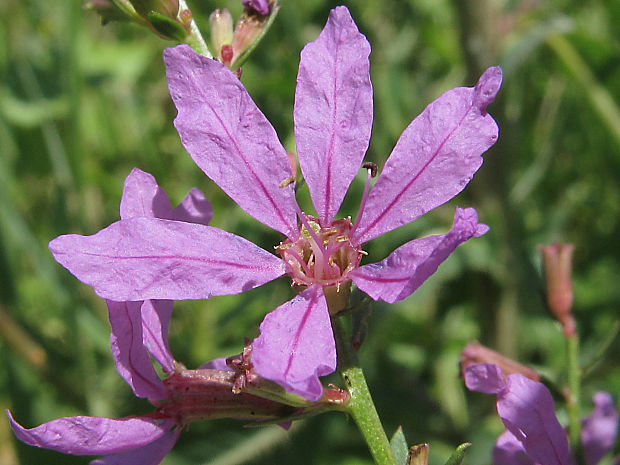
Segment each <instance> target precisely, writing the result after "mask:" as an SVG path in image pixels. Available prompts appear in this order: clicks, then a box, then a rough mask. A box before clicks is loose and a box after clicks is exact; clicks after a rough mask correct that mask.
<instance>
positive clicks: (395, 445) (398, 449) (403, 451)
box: [390, 426, 409, 465]
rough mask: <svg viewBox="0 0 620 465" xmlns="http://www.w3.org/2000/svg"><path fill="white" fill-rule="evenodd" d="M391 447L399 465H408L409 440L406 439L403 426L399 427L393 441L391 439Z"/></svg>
mask: <svg viewBox="0 0 620 465" xmlns="http://www.w3.org/2000/svg"><path fill="white" fill-rule="evenodd" d="M390 447H391V448H392V452H393V453H394V457H396V461H397V462H398V463H399V464H402V465H406V464H407V456H408V455H409V448H408V447H407V440H406V439H405V434H404V433H403V428H402V426H399V427H398V429H397V430H396V431H395V432H394V435H393V436H392V439H390Z"/></svg>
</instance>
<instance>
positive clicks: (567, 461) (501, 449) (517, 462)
mask: <svg viewBox="0 0 620 465" xmlns="http://www.w3.org/2000/svg"><path fill="white" fill-rule="evenodd" d="M464 375H465V384H466V385H467V387H468V389H470V390H472V391H479V392H484V393H486V394H497V413H498V414H499V416H500V418H501V419H502V422H503V423H504V426H505V427H506V431H505V432H504V434H502V435H501V436H500V437H499V439H498V440H497V443H496V445H495V449H494V451H493V461H494V463H495V464H496V465H572V463H573V458H572V455H571V453H570V451H569V447H568V438H567V436H566V432H565V431H564V428H562V426H561V425H560V423H559V422H558V420H557V417H556V416H555V410H554V403H553V398H552V396H551V393H550V392H549V389H547V387H546V386H545V385H544V384H542V383H540V382H538V381H533V380H531V379H529V378H526V377H525V376H523V375H521V374H518V373H517V374H512V375H508V376H507V377H506V380H505V381H504V379H503V378H502V372H501V370H500V369H499V368H498V367H497V365H492V364H489V363H479V364H474V365H470V366H468V367H467V368H466V369H465V373H464ZM594 405H595V407H594V410H593V411H592V413H591V414H590V416H588V417H587V418H585V419H584V420H583V425H582V432H581V441H582V445H583V450H584V455H585V459H586V464H587V465H596V464H597V463H598V462H599V461H600V460H601V458H603V456H605V455H606V454H607V453H608V452H609V451H610V450H611V448H612V447H613V444H614V442H615V439H616V435H617V432H618V413H617V411H616V410H615V409H614V407H613V402H612V399H611V396H610V395H609V394H607V393H605V392H599V393H597V394H596V395H595V396H594Z"/></svg>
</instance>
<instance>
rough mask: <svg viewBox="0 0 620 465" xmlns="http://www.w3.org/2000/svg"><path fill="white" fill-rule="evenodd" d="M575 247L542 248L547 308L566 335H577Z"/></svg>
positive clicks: (554, 246) (555, 246)
mask: <svg viewBox="0 0 620 465" xmlns="http://www.w3.org/2000/svg"><path fill="white" fill-rule="evenodd" d="M574 249H575V247H574V246H573V245H571V244H552V245H544V246H541V247H540V251H541V253H542V256H543V268H544V272H545V284H546V291H547V306H548V307H549V310H551V313H553V316H555V317H556V318H557V320H558V321H559V322H560V323H561V324H562V326H563V327H564V334H565V335H566V336H572V335H574V334H575V319H574V318H573V315H572V313H571V309H572V307H573V285H572V278H571V274H572V258H573V250H574Z"/></svg>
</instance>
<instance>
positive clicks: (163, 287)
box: [49, 218, 285, 302]
mask: <svg viewBox="0 0 620 465" xmlns="http://www.w3.org/2000/svg"><path fill="white" fill-rule="evenodd" d="M49 247H50V250H51V251H52V254H53V255H54V258H55V259H56V260H57V261H58V262H59V263H60V264H61V265H63V266H64V267H66V268H67V269H68V270H69V271H70V272H71V273H73V274H74V275H75V276H76V277H77V278H78V279H79V280H81V281H82V282H84V283H86V284H88V285H90V286H93V287H94V289H95V292H96V293H97V294H98V295H100V296H101V297H104V298H106V299H110V300H116V301H119V302H120V301H125V300H146V299H164V300H183V299H206V298H209V297H211V296H212V295H228V294H237V293H240V292H243V291H247V290H249V289H253V288H254V287H257V286H260V285H262V284H264V283H266V282H269V281H271V280H272V279H275V278H277V277H278V276H281V275H282V274H283V273H284V271H285V267H284V262H283V261H282V260H280V259H279V258H278V257H276V256H275V255H272V254H270V253H269V252H266V251H265V250H263V249H261V248H259V247H257V246H256V245H254V244H252V243H251V242H249V241H247V240H245V239H243V238H241V237H239V236H235V235H234V234H230V233H227V232H225V231H222V230H220V229H217V228H213V227H210V226H203V225H201V224H191V223H185V222H181V221H169V220H160V219H156V218H132V219H129V220H122V221H119V222H116V223H114V224H112V225H110V226H108V227H107V228H105V229H103V230H101V231H99V232H98V233H97V234H95V235H93V236H79V235H76V234H70V235H67V236H60V237H57V238H56V239H54V240H53V241H52V242H50V245H49Z"/></svg>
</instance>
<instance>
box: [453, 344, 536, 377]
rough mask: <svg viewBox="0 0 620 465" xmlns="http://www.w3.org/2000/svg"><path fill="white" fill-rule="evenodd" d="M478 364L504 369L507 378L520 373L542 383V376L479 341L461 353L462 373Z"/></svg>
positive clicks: (469, 345)
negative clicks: (490, 364)
mask: <svg viewBox="0 0 620 465" xmlns="http://www.w3.org/2000/svg"><path fill="white" fill-rule="evenodd" d="M476 363H492V364H494V365H497V366H498V367H500V368H501V369H502V373H503V374H504V377H505V376H508V375H511V374H513V373H520V374H522V375H523V376H525V377H527V378H529V379H531V380H534V381H540V376H538V373H536V372H535V371H534V370H532V369H531V368H529V367H526V366H525V365H522V364H521V363H519V362H515V361H514V360H511V359H509V358H508V357H504V356H503V355H502V354H500V353H499V352H495V351H494V350H492V349H489V348H488V347H485V346H483V345H482V344H480V343H479V342H478V341H472V342H470V343H469V344H467V347H465V349H464V350H463V352H461V373H465V369H466V368H467V367H468V366H469V365H474V364H476Z"/></svg>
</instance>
